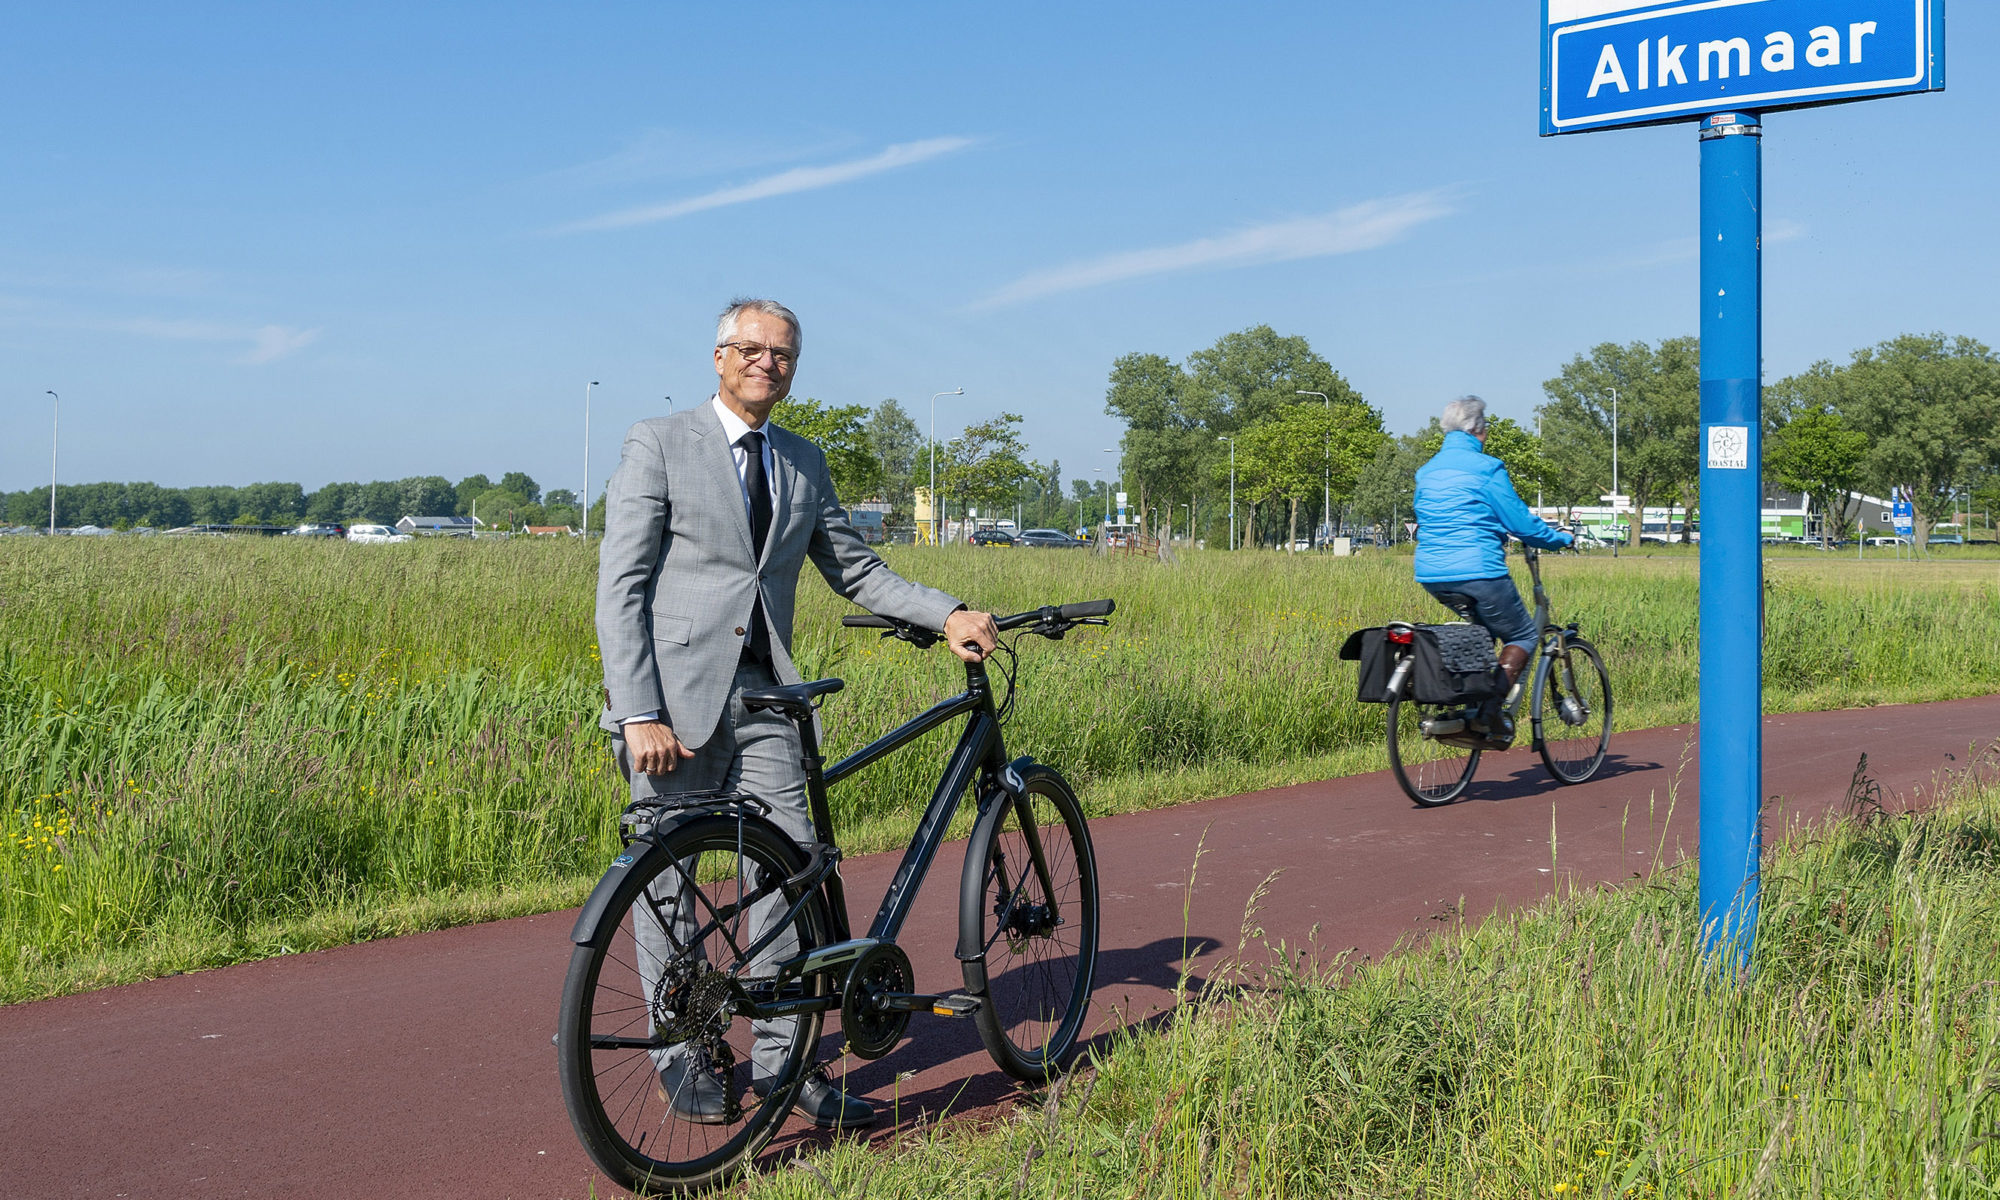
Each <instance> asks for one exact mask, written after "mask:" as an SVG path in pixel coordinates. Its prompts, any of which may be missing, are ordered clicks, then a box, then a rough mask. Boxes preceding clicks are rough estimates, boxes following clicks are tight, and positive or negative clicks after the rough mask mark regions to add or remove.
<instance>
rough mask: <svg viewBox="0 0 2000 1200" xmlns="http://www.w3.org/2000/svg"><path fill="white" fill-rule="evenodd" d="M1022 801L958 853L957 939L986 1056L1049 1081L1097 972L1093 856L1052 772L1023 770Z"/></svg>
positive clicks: (1079, 814)
mask: <svg viewBox="0 0 2000 1200" xmlns="http://www.w3.org/2000/svg"><path fill="white" fill-rule="evenodd" d="M1021 780H1022V783H1023V789H1022V794H1021V795H1020V797H1019V798H1018V799H1009V798H1007V797H1005V796H1002V797H1001V798H999V799H997V800H995V801H994V802H993V806H992V807H991V808H990V809H988V810H987V811H986V812H985V813H983V814H981V815H980V818H979V822H978V824H976V825H975V826H974V827H973V831H972V838H971V840H970V841H969V842H968V843H967V845H966V860H965V877H964V879H963V880H962V882H961V884H960V890H959V940H960V944H961V946H962V945H963V944H964V942H965V940H966V937H967V935H968V934H969V935H971V936H972V937H974V938H976V939H977V944H978V946H979V947H980V948H981V951H982V954H981V956H980V957H979V958H978V959H975V960H972V961H968V962H967V963H966V964H965V988H966V991H967V992H968V993H970V994H972V995H974V996H978V997H980V998H981V1003H980V1006H979V1010H978V1012H977V1014H976V1015H975V1016H974V1023H975V1024H977V1026H978V1027H979V1038H980V1040H981V1041H983V1042H985V1043H986V1052H987V1053H988V1054H990V1055H992V1056H993V1061H994V1062H995V1063H997V1064H998V1065H999V1067H1000V1069H1001V1070H1003V1071H1005V1072H1007V1074H1009V1075H1012V1076H1013V1077H1014V1078H1016V1079H1020V1080H1025V1081H1027V1082H1030V1083H1039V1082H1043V1081H1046V1080H1049V1079H1053V1078H1054V1077H1055V1076H1056V1075H1057V1074H1059V1073H1060V1072H1061V1071H1062V1069H1063V1067H1064V1066H1066V1065H1067V1064H1068V1062H1069V1058H1070V1055H1071V1053H1072V1052H1073V1051H1074V1050H1075V1049H1076V1042H1077V1038H1078V1036H1079V1035H1080V1034H1081V1033H1082V1031H1083V1020H1084V1014H1085V1012H1086V1011H1087V1010H1088V1009H1089V1007H1090V983H1091V979H1092V977H1093V976H1094V975H1095V973H1096V969H1097V859H1096V857H1095V855H1094V854H1093V853H1092V852H1091V847H1090V830H1089V828H1088V827H1087V826H1086V825H1085V824H1084V820H1083V808H1082V806H1081V805H1079V804H1078V803H1077V799H1076V793H1075V792H1073V791H1071V790H1070V786H1069V784H1068V783H1067V782H1065V781H1064V779H1063V777H1062V776H1061V775H1060V774H1058V773H1057V772H1056V771H1055V770H1054V769H1052V768H1049V767H1045V766H1041V765H1039V764H1037V765H1035V766H1031V767H1029V768H1028V769H1027V770H1025V771H1023V772H1022V773H1021Z"/></svg>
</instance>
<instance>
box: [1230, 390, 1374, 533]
mask: <svg viewBox="0 0 2000 1200" xmlns="http://www.w3.org/2000/svg"><path fill="white" fill-rule="evenodd" d="M1386 436H1387V435H1385V434H1384V433H1383V432H1382V416H1381V414H1380V413H1378V412H1376V411H1375V410H1374V409H1372V408H1370V407H1368V406H1367V405H1366V404H1362V403H1360V402H1359V401H1358V400H1356V401H1352V402H1349V403H1344V404H1339V405H1324V404H1321V403H1320V402H1319V400H1318V399H1317V398H1313V399H1309V400H1307V401H1305V402H1298V401H1296V400H1295V401H1294V402H1293V403H1292V404H1291V405H1290V406H1288V407H1286V408H1284V409H1281V410H1279V411H1278V412H1276V413H1275V414H1274V415H1272V416H1270V417H1268V418H1266V419H1264V420H1262V421H1259V422H1257V423H1256V424H1255V425H1252V426H1250V427H1249V428H1248V429H1246V430H1244V431H1243V432H1242V434H1241V436H1240V437H1239V438H1238V439H1237V464H1236V477H1237V490H1238V492H1239V493H1240V494H1244V495H1247V496H1248V498H1249V500H1250V503H1251V505H1252V506H1253V507H1252V512H1253V513H1254V511H1255V507H1256V506H1259V505H1262V504H1264V503H1265V502H1267V501H1270V500H1277V499H1282V500H1286V501H1288V502H1289V505H1290V514H1289V518H1288V525H1287V534H1286V542H1287V544H1290V543H1292V542H1295V541H1297V540H1298V535H1299V506H1300V504H1301V502H1302V501H1303V502H1310V501H1312V500H1315V499H1318V498H1319V497H1320V495H1321V494H1322V492H1323V491H1328V490H1330V491H1331V494H1332V495H1333V496H1336V497H1338V498H1340V499H1342V500H1345V499H1347V498H1348V497H1350V496H1352V495H1353V494H1354V489H1355V485H1356V483H1357V482H1358V480H1359V478H1360V475H1361V472H1362V471H1363V469H1364V468H1365V467H1367V466H1368V465H1369V464H1370V463H1371V462H1372V461H1373V460H1374V458H1375V455H1376V453H1377V451H1378V449H1379V448H1380V447H1381V445H1382V443H1383V441H1384V440H1385V438H1386ZM1253 525H1254V517H1253Z"/></svg>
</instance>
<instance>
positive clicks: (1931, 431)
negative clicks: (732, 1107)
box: [0, 325, 2000, 546]
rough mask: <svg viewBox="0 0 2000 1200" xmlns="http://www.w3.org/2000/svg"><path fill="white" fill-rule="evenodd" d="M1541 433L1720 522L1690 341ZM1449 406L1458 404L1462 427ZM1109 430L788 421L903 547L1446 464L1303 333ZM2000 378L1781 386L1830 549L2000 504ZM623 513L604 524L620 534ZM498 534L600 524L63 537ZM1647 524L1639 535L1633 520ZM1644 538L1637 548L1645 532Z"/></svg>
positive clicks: (1186, 383) (212, 504)
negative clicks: (1084, 440)
mask: <svg viewBox="0 0 2000 1200" xmlns="http://www.w3.org/2000/svg"><path fill="white" fill-rule="evenodd" d="M1542 390H1543V394H1544V397H1545V399H1544V402H1543V403H1542V404H1541V405H1539V406H1538V407H1537V409H1536V411H1535V428H1529V427H1527V426H1524V425H1522V424H1520V423H1518V422H1516V421H1513V420H1510V419H1508V418H1505V417H1494V418H1492V419H1491V427H1490V429H1489V431H1488V437H1487V450H1488V451H1489V452H1490V453H1492V454H1495V455H1497V456H1498V457H1499V458H1500V459H1501V460H1502V461H1504V462H1505V463H1506V464H1507V468H1508V471H1509V473H1510V474H1511V475H1512V476H1513V479H1514V482H1515V486H1516V487H1517V488H1518V489H1519V490H1520V491H1521V493H1522V495H1523V496H1524V497H1526V498H1528V499H1529V500H1531V501H1533V500H1536V499H1537V498H1539V499H1540V500H1541V501H1542V502H1543V503H1545V504H1549V505H1555V506H1560V507H1565V508H1567V507H1573V506H1579V505H1595V504H1598V503H1599V497H1600V496H1601V495H1603V494H1607V493H1609V492H1610V491H1611V488H1612V443H1613V438H1612V425H1613V418H1614V414H1615V417H1616V424H1617V483H1618V487H1619V489H1620V491H1621V492H1622V493H1624V494H1626V495H1628V496H1630V497H1631V501H1632V504H1633V506H1634V507H1635V508H1640V509H1643V508H1646V507H1655V506H1665V505H1678V506H1680V507H1682V508H1683V509H1684V510H1686V511H1687V512H1688V514H1689V516H1690V518H1693V517H1696V516H1698V514H1699V511H1700V505H1701V494H1700V488H1701V461H1700V446H1699V444H1698V443H1699V442H1700V418H1701V371H1700V342H1699V340H1698V339H1696V338H1693V337H1669V338H1664V339H1661V340H1660V341H1658V342H1644V341H1637V342H1632V343H1630V344H1627V345H1618V344H1615V343H1609V342H1607V343H1604V344H1602V345H1599V346H1596V347H1593V348H1592V349H1591V350H1589V351H1587V352H1585V353H1580V354H1578V355H1576V356H1575V357H1574V358H1572V359H1571V360H1570V361H1569V362H1567V363H1565V364H1564V365H1563V366H1562V368H1561V369H1560V370H1559V371H1558V372H1557V373H1556V375H1555V376H1554V377H1553V378H1551V379H1549V380H1547V381H1546V382H1544V383H1543V385H1542ZM1448 398H1449V397H1439V398H1438V399H1439V407H1442V404H1443V401H1444V400H1445V399H1448ZM1105 408H1106V411H1108V412H1109V413H1111V414H1112V415H1114V416H1117V417H1119V418H1121V419H1122V420H1123V421H1124V422H1125V434H1124V437H1123V439H1122V442H1121V454H1120V458H1119V461H1118V462H1117V463H1115V464H1107V466H1106V467H1102V468H1093V469H1092V471H1091V474H1092V475H1093V476H1096V478H1071V479H1070V480H1069V483H1068V487H1067V489H1065V487H1064V485H1063V482H1062V473H1063V472H1062V465H1061V463H1060V462H1056V461H1051V462H1049V463H1047V464H1043V463H1039V462H1037V461H1035V460H1034V459H1032V458H1031V457H1029V455H1028V453H1027V447H1026V444H1025V443H1024V442H1023V440H1022V438H1021V432H1020V425H1021V418H1020V416H1019V415H1018V414H1015V413H1008V412H1002V413H999V414H998V415H996V416H993V417H991V418H989V419H986V420H981V421H975V422H973V423H971V424H968V425H966V426H964V427H963V428H961V429H960V430H959V432H958V433H957V434H956V435H953V436H950V437H946V438H940V439H939V440H938V442H937V443H936V444H935V445H933V444H932V443H931V441H930V439H929V438H928V437H926V435H925V431H924V430H923V429H922V427H920V426H919V425H918V424H917V422H916V420H915V418H913V417H912V416H911V415H910V414H909V413H908V412H907V411H905V410H904V408H903V406H902V405H901V404H899V403H898V402H897V401H896V400H894V399H888V400H884V401H882V402H881V403H880V404H877V405H875V406H874V407H873V408H870V407H869V406H867V405H862V404H848V405H828V404H822V403H821V402H819V401H817V400H814V399H811V398H809V397H802V398H792V399H788V400H786V401H783V402H782V403H781V404H780V405H779V406H778V408H777V409H776V410H775V411H774V412H773V414H772V419H773V420H774V421H775V422H776V423H777V424H778V425H780V426H782V427H784V428H786V429H790V430H792V431H793V432H795V433H798V434H800V435H802V436H804V437H807V438H809V439H811V440H812V441H814V442H815V443H817V444H818V445H819V446H821V447H822V448H823V449H824V450H825V451H826V454H827V461H828V465H829V468H830V470H831V472H832V475H833V479H834V486H835V490H836V492H837V493H838V494H839V496H840V497H841V498H842V499H843V500H847V501H849V502H853V501H857V500H879V501H884V502H886V504H887V505H888V508H889V510H890V511H889V515H888V518H887V520H888V523H889V525H890V526H891V527H892V528H896V527H908V526H910V525H911V524H913V523H914V521H915V519H916V518H915V512H916V495H917V492H918V491H919V490H920V489H927V488H929V487H930V484H931V480H932V478H933V477H935V479H936V483H937V492H938V497H939V504H940V507H941V508H942V510H943V513H944V515H945V517H946V518H947V519H956V518H959V517H963V516H964V515H965V514H966V513H967V512H968V511H971V510H977V511H978V512H979V513H981V514H982V515H984V516H1003V515H1004V516H1012V515H1013V513H1014V512H1015V511H1016V510H1017V509H1018V511H1019V512H1020V515H1021V517H1022V519H1023V521H1024V523H1025V524H1027V525H1030V526H1052V527H1055V528H1062V529H1075V528H1086V527H1089V526H1092V525H1095V524H1097V523H1098V521H1100V520H1101V519H1103V516H1104V515H1105V514H1106V513H1107V512H1109V511H1110V510H1111V508H1112V504H1111V498H1112V494H1113V492H1114V491H1117V490H1129V491H1133V492H1136V493H1137V495H1136V497H1135V498H1134V501H1135V502H1134V506H1133V507H1134V508H1135V509H1136V512H1137V515H1138V517H1139V519H1140V520H1141V521H1142V522H1143V523H1145V524H1146V525H1147V526H1148V527H1149V528H1150V529H1153V530H1156V531H1161V532H1164V531H1168V530H1172V529H1176V528H1179V529H1186V528H1188V527H1189V526H1190V525H1192V526H1193V527H1194V529H1195V532H1197V533H1198V534H1200V535H1202V536H1205V537H1207V538H1209V539H1210V541H1211V542H1212V543H1214V542H1219V541H1221V540H1223V535H1224V533H1225V531H1226V530H1227V529H1228V509H1227V505H1226V501H1227V497H1228V488H1229V484H1230V479H1231V476H1232V453H1233V459H1234V461H1233V477H1234V483H1235V491H1236V501H1237V507H1238V511H1239V514H1240V516H1241V518H1242V519H1241V521H1240V526H1241V532H1240V533H1239V535H1238V540H1239V544H1243V545H1252V546H1255V545H1260V544H1273V543H1278V542H1279V541H1280V539H1282V540H1283V541H1284V542H1285V543H1289V542H1292V541H1295V540H1298V539H1299V537H1300V534H1301V531H1302V530H1311V529H1313V528H1315V527H1317V526H1320V525H1322V524H1324V525H1326V526H1327V527H1330V528H1334V529H1339V528H1343V527H1349V526H1364V527H1365V526H1375V527H1379V528H1383V529H1395V528H1396V527H1397V525H1398V523H1399V522H1402V521H1404V520H1407V519H1408V517H1409V514H1410V511H1411V503H1412V501H1413V499H1414V495H1415V490H1416V482H1415V477H1416V471H1417V468H1418V467H1420V466H1422V465H1423V463H1424V462H1425V461H1426V460H1427V459H1429V458H1430V456H1431V455H1433V454H1435V453H1436V452H1437V449H1438V446H1439V444H1440V443H1441V442H1442V440H1443V436H1444V435H1443V433H1442V431H1441V430H1439V429H1438V427H1437V423H1436V421H1435V420H1433V421H1432V422H1431V423H1430V425H1429V426H1427V427H1426V428H1424V429H1420V430H1418V431H1416V432H1414V433H1409V434H1403V435H1392V434H1390V433H1388V432H1387V431H1386V430H1385V429H1384V428H1383V426H1382V415H1381V412H1380V411H1379V410H1378V409H1376V408H1375V407H1373V406H1372V405H1370V404H1368V403H1367V402H1366V401H1365V400H1364V399H1363V398H1362V396H1361V393H1360V392H1359V391H1357V390H1356V389H1355V388H1354V387H1353V386H1352V385H1351V384H1349V383H1348V382H1347V380H1346V379H1344V378H1343V377H1342V376H1341V375H1340V373H1339V372H1338V371H1336V370H1335V369H1334V368H1333V366H1332V365H1331V364H1330V363H1328V362H1327V360H1326V359H1324V358H1322V357H1321V356H1320V355H1319V354H1317V353H1316V352H1314V350H1313V349H1312V347H1311V345H1310V344H1309V343H1308V342H1307V340H1306V339H1305V338H1303V337H1298V336H1285V335H1281V334H1279V333H1278V332H1277V331H1276V330H1274V329H1272V328H1271V327H1270V326H1268V325H1258V326H1254V327H1252V328H1250V329H1245V330H1242V331H1239V332H1236V333H1231V334H1226V335H1224V336H1223V337H1221V338H1219V339H1218V340H1217V341H1216V342H1215V344H1214V345H1212V346H1209V347H1207V348H1205V349H1202V350H1198V351H1196V352H1194V353H1192V354H1190V355H1188V356H1187V359H1186V361H1185V362H1181V363H1176V362H1174V361H1172V360H1171V359H1169V358H1167V357H1166V356H1164V355H1160V354H1152V353H1134V354H1127V355H1125V356H1123V357H1121V358H1119V359H1117V360H1116V361H1115V362H1114V363H1113V364H1112V367H1111V372H1110V377H1109V382H1108V386H1107V388H1106V392H1105ZM1996 412H2000V358H1996V356H1995V355H1994V353H1993V351H1992V350H1991V349H1989V348H1988V347H1987V346H1985V345H1984V344H1982V343H1980V342H1978V341H1976V340H1974V339H1972V338H1969V337H1948V336H1946V335H1944V334H1942V333H1930V334H1904V335H1901V336H1899V337H1895V338H1891V339H1889V340H1887V341H1884V342H1881V343H1879V344H1877V345H1874V346H1870V347H1866V348H1863V349H1860V350H1856V351H1855V352H1854V353H1853V354H1852V355H1851V356H1850V357H1849V360H1848V361H1847V362H1845V363H1841V364H1835V363H1833V362H1831V361H1822V362H1818V363H1814V364H1813V365H1812V366H1811V367H1808V368H1807V369H1806V370H1804V371H1801V372H1800V373H1798V374H1797V375H1792V376H1788V377H1786V378H1784V379H1780V380H1778V381H1777V382H1776V383H1773V384H1769V385H1767V386H1766V387H1765V389H1764V421H1765V428H1764V463H1765V474H1766V478H1767V481H1768V482H1769V483H1770V484H1772V485H1775V486H1777V487H1782V488H1785V489H1787V490H1791V491H1796V492H1801V493H1804V494H1806V495H1807V496H1809V497H1811V499H1812V503H1813V507H1814V508H1815V509H1816V510H1817V511H1818V512H1820V513H1822V514H1824V515H1825V517H1826V518H1827V519H1826V521H1825V522H1824V525H1825V529H1824V535H1825V536H1827V537H1829V538H1831V537H1838V536H1845V534H1846V533H1847V532H1848V531H1849V530H1851V529H1852V528H1854V526H1855V523H1856V522H1857V520H1858V518H1859V516H1860V505H1859V503H1858V501H1855V500H1854V499H1852V495H1853V494H1854V493H1868V494H1871V495H1874V496H1878V497H1882V498H1889V497H1891V496H1892V494H1893V493H1895V492H1896V491H1898V490H1899V489H1900V490H1903V491H1906V492H1907V493H1908V494H1909V495H1910V497H1911V498H1912V499H1913V501H1914V507H1915V510H1916V515H1917V529H1918V536H1919V538H1927V537H1928V535H1929V532H1930V529H1931V527H1932V526H1933V525H1935V524H1937V523H1939V522H1943V521H1948V520H1951V519H1953V516H1954V514H1956V513H1960V512H1965V511H1991V509H1993V508H1995V507H2000V421H1996V420H1995V418H1994V414H1995V413H1996ZM603 508H604V500H603V497H602V495H601V494H600V495H599V496H598V497H597V499H596V501H595V503H594V504H593V505H592V507H591V519H590V524H591V527H592V528H598V529H601V528H602V527H603V522H604V516H603ZM48 512H49V490H48V488H47V487H39V488H31V489H28V490H26V491H20V492H6V493H0V514H4V516H5V518H6V520H7V521H8V522H9V523H11V524H15V525H37V524H40V523H42V522H45V521H46V520H47V519H48ZM406 515H408V516H441V515H459V516H473V515H477V516H478V517H479V518H480V519H481V520H482V521H485V522H486V523H487V524H489V525H501V526H521V525H544V524H546V525H569V526H572V527H574V526H577V525H580V524H581V523H582V515H581V513H579V511H578V508H577V498H576V495H575V493H574V492H571V491H568V490H566V489H560V488H558V489H551V490H549V491H548V492H546V493H545V492H543V490H542V489H541V488H540V487H539V486H538V485H537V484H536V483H535V481H534V479H532V478H531V477H529V476H528V475H527V474H525V473H524V472H520V471H510V472H507V473H506V474H504V475H502V476H501V477H500V479H499V480H498V482H495V481H494V480H492V479H490V478H489V477H487V476H485V475H470V476H467V477H466V478H464V479H461V480H459V481H458V482H457V483H456V484H454V483H451V482H450V481H448V480H447V479H445V478H444V477H443V476H440V475H424V476H412V477H410V478H407V479H398V480H386V481H384V480H378V481H375V482H372V483H329V484H327V485H326V486H324V487H321V488H319V489H317V490H315V491H312V492H307V491H305V490H304V489H303V488H302V487H301V486H300V485H298V484H296V483H253V484H249V485H247V486H244V487H227V486H218V487H193V488H163V487H159V486H158V485H155V484H152V483H92V484H74V485H72V484H64V485H62V486H61V487H59V488H58V489H57V492H56V520H57V523H58V524H60V525H64V526H78V525H101V526H106V527H111V528H121V529H124V528H132V527H135V526H152V527H155V528H172V527H175V526H180V525H195V524H203V525H230V524H241V525H290V524H296V523H299V522H303V521H340V522H344V523H348V524H353V523H356V522H363V521H372V522H379V523H383V524H388V523H393V522H394V521H395V520H397V519H398V518H400V517H402V516H406ZM1634 525H1636V523H1634ZM1636 532H1637V530H1636V528H1632V529H1629V530H1628V536H1630V535H1631V534H1635V533H1636Z"/></svg>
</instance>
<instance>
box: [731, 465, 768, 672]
mask: <svg viewBox="0 0 2000 1200" xmlns="http://www.w3.org/2000/svg"><path fill="white" fill-rule="evenodd" d="M737 444H738V445H740V446H742V447H743V449H744V451H745V453H746V454H747V455H748V458H747V460H746V461H745V462H744V464H743V483H744V487H745V489H746V490H748V491H749V493H750V545H751V548H752V549H753V550H755V551H756V554H757V562H758V564H759V565H762V563H763V561H764V540H765V539H766V538H768V537H769V536H770V535H771V481H770V479H769V478H768V477H767V476H766V475H765V474H764V435H763V434H761V433H759V432H757V431H756V430H754V429H753V430H751V431H750V432H748V433H746V434H744V435H743V437H742V438H741V439H740V440H739V441H738V442H737ZM749 650H750V653H751V654H752V655H754V656H756V658H757V660H758V661H759V662H770V661H771V635H770V634H769V633H768V632H766V631H765V629H764V581H763V579H762V578H761V577H760V578H759V579H758V581H757V602H756V603H755V604H753V605H751V607H750V642H749Z"/></svg>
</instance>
